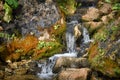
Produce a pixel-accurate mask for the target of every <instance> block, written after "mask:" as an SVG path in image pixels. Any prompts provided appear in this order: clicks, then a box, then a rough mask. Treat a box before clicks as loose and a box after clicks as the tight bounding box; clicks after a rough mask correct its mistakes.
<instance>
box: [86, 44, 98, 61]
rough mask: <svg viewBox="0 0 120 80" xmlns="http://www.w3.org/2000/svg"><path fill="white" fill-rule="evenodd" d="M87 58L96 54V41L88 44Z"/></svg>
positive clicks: (91, 57)
mask: <svg viewBox="0 0 120 80" xmlns="http://www.w3.org/2000/svg"><path fill="white" fill-rule="evenodd" d="M88 53H89V59H93V58H94V57H95V56H96V55H97V54H98V43H97V42H96V43H94V44H91V45H90V48H89V49H88Z"/></svg>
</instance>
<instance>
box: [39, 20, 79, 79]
mask: <svg viewBox="0 0 120 80" xmlns="http://www.w3.org/2000/svg"><path fill="white" fill-rule="evenodd" d="M76 24H78V22H77V21H72V22H70V23H68V24H67V31H66V42H67V51H68V53H63V54H55V55H54V56H52V57H50V58H49V59H48V60H47V61H46V62H45V63H43V64H38V67H40V68H41V72H40V73H38V74H37V75H38V76H39V77H40V78H44V79H48V80H50V79H51V78H52V77H53V76H54V75H55V74H54V73H53V72H52V68H53V67H54V64H55V62H56V60H57V59H58V58H59V57H63V56H64V57H77V53H76V51H75V37H74V31H73V30H74V26H75V25H76Z"/></svg>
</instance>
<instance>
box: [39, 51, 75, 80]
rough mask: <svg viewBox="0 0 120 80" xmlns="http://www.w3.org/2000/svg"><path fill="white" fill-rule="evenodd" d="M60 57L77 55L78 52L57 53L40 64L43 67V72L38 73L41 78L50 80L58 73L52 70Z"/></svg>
mask: <svg viewBox="0 0 120 80" xmlns="http://www.w3.org/2000/svg"><path fill="white" fill-rule="evenodd" d="M59 57H77V54H76V53H64V54H56V55H54V56H52V57H50V58H49V60H48V62H45V63H44V64H39V65H38V66H39V67H41V68H42V71H41V73H38V76H39V77H40V78H44V79H48V80H49V79H51V78H52V77H53V76H54V75H56V74H54V73H53V72H52V68H53V67H54V64H55V62H56V60H57V59H58V58H59Z"/></svg>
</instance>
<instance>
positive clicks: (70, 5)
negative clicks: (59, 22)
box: [56, 0, 77, 15]
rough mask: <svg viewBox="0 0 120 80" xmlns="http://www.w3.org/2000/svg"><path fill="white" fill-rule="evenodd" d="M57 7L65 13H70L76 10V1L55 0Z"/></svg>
mask: <svg viewBox="0 0 120 80" xmlns="http://www.w3.org/2000/svg"><path fill="white" fill-rule="evenodd" d="M56 1H57V3H58V6H59V8H60V9H61V11H62V12H64V13H65V14H66V15H72V14H74V12H75V11H76V6H77V3H76V1H75V0H56Z"/></svg>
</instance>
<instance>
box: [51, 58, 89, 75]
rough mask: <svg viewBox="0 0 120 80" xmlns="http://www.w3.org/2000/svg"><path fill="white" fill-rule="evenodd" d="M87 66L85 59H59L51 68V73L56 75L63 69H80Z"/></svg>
mask: <svg viewBox="0 0 120 80" xmlns="http://www.w3.org/2000/svg"><path fill="white" fill-rule="evenodd" d="M88 66H89V63H88V61H87V59H86V58H71V57H60V58H58V59H57V61H56V63H55V66H54V67H53V72H55V73H58V72H59V71H61V70H62V69H64V68H81V67H88Z"/></svg>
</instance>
